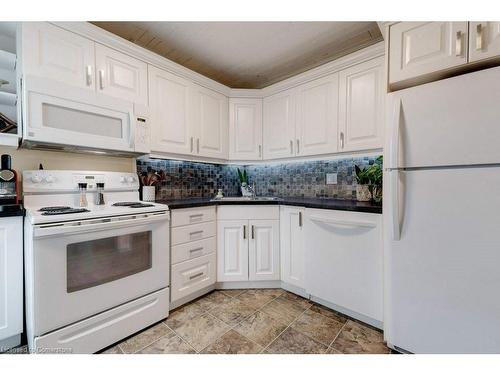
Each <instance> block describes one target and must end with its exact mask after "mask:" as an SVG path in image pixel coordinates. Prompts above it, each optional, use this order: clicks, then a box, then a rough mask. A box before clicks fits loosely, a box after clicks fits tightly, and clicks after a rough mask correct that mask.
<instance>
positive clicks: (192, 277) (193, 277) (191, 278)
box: [189, 272, 203, 280]
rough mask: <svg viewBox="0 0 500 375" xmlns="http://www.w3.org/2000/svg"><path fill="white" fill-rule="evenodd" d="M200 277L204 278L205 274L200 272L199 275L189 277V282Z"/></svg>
mask: <svg viewBox="0 0 500 375" xmlns="http://www.w3.org/2000/svg"><path fill="white" fill-rule="evenodd" d="M200 276H203V272H199V273H197V274H196V275H193V276H189V280H193V279H196V278H197V277H200Z"/></svg>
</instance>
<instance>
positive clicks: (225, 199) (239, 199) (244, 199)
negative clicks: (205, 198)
mask: <svg viewBox="0 0 500 375" xmlns="http://www.w3.org/2000/svg"><path fill="white" fill-rule="evenodd" d="M279 200H280V198H278V197H223V198H213V199H211V201H213V202H254V201H257V202H258V201H279Z"/></svg>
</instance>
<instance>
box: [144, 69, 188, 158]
mask: <svg viewBox="0 0 500 375" xmlns="http://www.w3.org/2000/svg"><path fill="white" fill-rule="evenodd" d="M148 70H149V106H150V116H151V151H153V152H155V151H156V152H165V153H174V154H191V153H192V152H193V151H194V135H193V134H192V130H191V126H190V122H191V118H190V105H189V99H190V96H189V93H190V82H189V81H187V80H185V79H183V78H180V77H178V76H176V75H174V74H171V73H168V72H166V71H164V70H161V69H158V68H155V67H153V66H149V68H148Z"/></svg>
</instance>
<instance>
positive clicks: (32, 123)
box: [21, 76, 150, 154]
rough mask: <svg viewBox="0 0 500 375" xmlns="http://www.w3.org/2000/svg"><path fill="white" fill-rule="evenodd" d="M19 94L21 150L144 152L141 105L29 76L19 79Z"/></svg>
mask: <svg viewBox="0 0 500 375" xmlns="http://www.w3.org/2000/svg"><path fill="white" fill-rule="evenodd" d="M22 93H23V96H22V104H21V105H22V111H23V124H22V127H23V142H22V146H23V147H26V148H37V149H52V150H68V151H84V152H85V151H89V152H93V151H95V152H107V153H114V154H146V153H149V152H150V139H149V124H148V121H147V118H148V114H147V107H145V106H138V105H134V104H133V103H131V102H128V101H124V100H121V99H118V98H113V97H110V96H108V95H103V94H101V93H98V92H91V91H89V90H85V89H81V88H76V87H72V86H69V85H66V84H63V83H58V82H54V81H53V80H47V79H44V78H39V77H34V76H27V77H24V80H23V88H22Z"/></svg>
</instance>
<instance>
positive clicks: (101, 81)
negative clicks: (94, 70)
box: [99, 69, 104, 90]
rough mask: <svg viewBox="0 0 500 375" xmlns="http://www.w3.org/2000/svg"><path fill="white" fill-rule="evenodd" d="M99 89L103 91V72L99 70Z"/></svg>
mask: <svg viewBox="0 0 500 375" xmlns="http://www.w3.org/2000/svg"><path fill="white" fill-rule="evenodd" d="M99 88H100V89H101V90H104V70H102V69H100V70H99Z"/></svg>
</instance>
